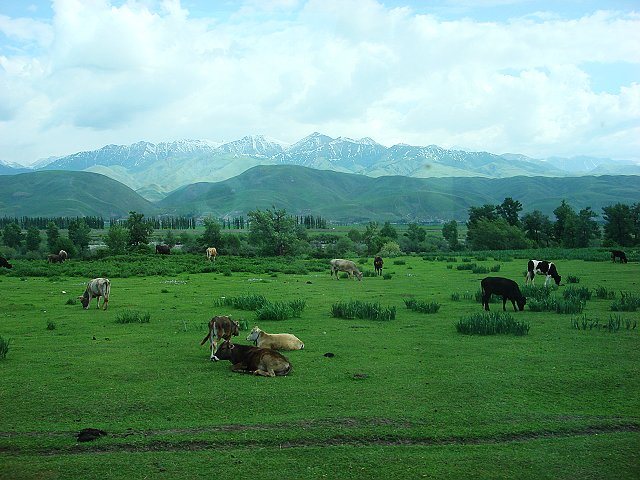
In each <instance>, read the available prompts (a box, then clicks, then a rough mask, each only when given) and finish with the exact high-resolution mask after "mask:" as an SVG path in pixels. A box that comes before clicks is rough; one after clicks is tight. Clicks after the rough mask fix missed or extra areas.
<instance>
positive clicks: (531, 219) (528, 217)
mask: <svg viewBox="0 0 640 480" xmlns="http://www.w3.org/2000/svg"><path fill="white" fill-rule="evenodd" d="M522 228H523V229H524V232H525V236H526V237H527V238H528V239H529V240H532V241H533V242H534V243H535V245H536V246H539V247H542V246H546V247H548V246H549V241H550V240H551V234H552V232H553V223H551V220H550V219H549V217H548V216H547V215H544V214H543V213H542V212H541V211H540V210H534V211H533V212H531V213H527V214H525V215H523V216H522Z"/></svg>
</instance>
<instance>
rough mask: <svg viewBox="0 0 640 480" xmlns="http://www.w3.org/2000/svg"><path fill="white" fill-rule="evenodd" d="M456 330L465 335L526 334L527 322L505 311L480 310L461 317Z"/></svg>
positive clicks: (527, 329) (527, 331)
mask: <svg viewBox="0 0 640 480" xmlns="http://www.w3.org/2000/svg"><path fill="white" fill-rule="evenodd" d="M456 330H457V331H458V332H459V333H464V334H466V335H497V334H513V335H526V334H528V333H529V324H528V323H527V322H525V321H520V320H515V319H514V318H513V316H512V315H511V314H510V313H507V312H482V313H474V314H473V315H470V316H468V317H465V318H461V319H460V320H459V321H458V323H457V324H456Z"/></svg>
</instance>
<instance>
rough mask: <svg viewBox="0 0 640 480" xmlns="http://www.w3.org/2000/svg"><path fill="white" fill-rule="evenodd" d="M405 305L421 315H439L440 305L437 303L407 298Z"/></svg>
mask: <svg viewBox="0 0 640 480" xmlns="http://www.w3.org/2000/svg"><path fill="white" fill-rule="evenodd" d="M404 304H405V305H406V306H407V308H408V309H409V310H413V311H415V312H420V313H438V310H440V304H439V303H437V302H423V301H421V300H416V299H414V298H405V299H404Z"/></svg>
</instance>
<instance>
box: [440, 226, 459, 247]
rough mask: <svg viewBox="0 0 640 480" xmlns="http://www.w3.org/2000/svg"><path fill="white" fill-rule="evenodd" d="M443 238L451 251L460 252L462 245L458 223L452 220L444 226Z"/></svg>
mask: <svg viewBox="0 0 640 480" xmlns="http://www.w3.org/2000/svg"><path fill="white" fill-rule="evenodd" d="M442 236H443V237H444V239H445V240H446V241H447V243H448V244H449V248H450V249H451V250H458V249H459V248H460V243H459V241H458V222H456V221H455V220H451V221H450V222H447V223H445V224H444V225H443V226H442Z"/></svg>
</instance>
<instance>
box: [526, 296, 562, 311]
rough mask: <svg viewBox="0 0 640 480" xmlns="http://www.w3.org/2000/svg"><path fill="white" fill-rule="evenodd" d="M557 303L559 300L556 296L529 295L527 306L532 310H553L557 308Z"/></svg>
mask: <svg viewBox="0 0 640 480" xmlns="http://www.w3.org/2000/svg"><path fill="white" fill-rule="evenodd" d="M523 295H524V293H523ZM525 296H526V295H525ZM557 303H558V301H557V300H556V298H555V297H545V298H536V297H531V298H529V297H527V306H528V307H529V310H531V311H532V312H553V311H554V310H555V309H556V305H557Z"/></svg>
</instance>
